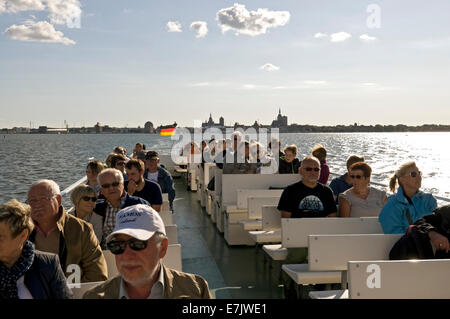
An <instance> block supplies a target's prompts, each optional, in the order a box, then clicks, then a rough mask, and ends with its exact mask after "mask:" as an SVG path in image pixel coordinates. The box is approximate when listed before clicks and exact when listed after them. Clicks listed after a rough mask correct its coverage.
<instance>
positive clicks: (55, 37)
mask: <svg viewBox="0 0 450 319" xmlns="http://www.w3.org/2000/svg"><path fill="white" fill-rule="evenodd" d="M5 33H6V35H7V36H8V37H10V38H11V39H13V40H18V41H35V42H47V43H62V44H64V45H69V44H75V41H73V40H71V39H69V38H66V37H64V33H62V32H61V31H56V30H55V28H54V26H53V25H52V24H50V23H48V22H47V21H39V22H34V21H27V22H26V23H25V24H24V25H15V24H14V25H12V26H10V27H9V28H7V29H6V31H5Z"/></svg>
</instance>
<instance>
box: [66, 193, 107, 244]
mask: <svg viewBox="0 0 450 319" xmlns="http://www.w3.org/2000/svg"><path fill="white" fill-rule="evenodd" d="M70 200H71V201H72V204H73V207H74V210H73V211H72V212H71V213H70V214H71V215H72V216H75V217H77V218H80V219H82V220H84V221H85V222H88V223H90V224H91V225H92V228H93V229H94V233H95V236H97V239H98V242H101V240H102V233H103V220H102V218H101V216H100V215H97V214H94V207H95V202H96V201H97V194H96V192H95V190H94V189H93V188H92V187H90V186H88V185H78V186H77V187H75V188H74V189H73V191H72V193H71V194H70Z"/></svg>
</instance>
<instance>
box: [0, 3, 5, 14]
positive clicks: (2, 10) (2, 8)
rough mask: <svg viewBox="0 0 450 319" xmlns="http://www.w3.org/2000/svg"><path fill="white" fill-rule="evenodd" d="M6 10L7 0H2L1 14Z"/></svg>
mask: <svg viewBox="0 0 450 319" xmlns="http://www.w3.org/2000/svg"><path fill="white" fill-rule="evenodd" d="M5 11H6V0H0V14H2V13H3V12H5Z"/></svg>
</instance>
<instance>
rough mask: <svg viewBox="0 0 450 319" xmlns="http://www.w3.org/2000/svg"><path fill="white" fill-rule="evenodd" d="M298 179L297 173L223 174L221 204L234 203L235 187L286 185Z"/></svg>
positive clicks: (259, 187)
mask: <svg viewBox="0 0 450 319" xmlns="http://www.w3.org/2000/svg"><path fill="white" fill-rule="evenodd" d="M298 181H300V175H298V174H273V175H269V174H223V175H222V205H230V204H231V205H236V203H237V192H236V190H237V189H269V188H270V187H286V186H288V185H291V184H294V183H295V182H298Z"/></svg>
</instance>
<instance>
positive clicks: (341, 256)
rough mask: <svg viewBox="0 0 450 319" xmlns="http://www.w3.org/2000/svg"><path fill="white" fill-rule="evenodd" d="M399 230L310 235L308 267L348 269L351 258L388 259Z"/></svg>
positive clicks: (324, 269)
mask: <svg viewBox="0 0 450 319" xmlns="http://www.w3.org/2000/svg"><path fill="white" fill-rule="evenodd" d="M401 236H402V235H400V234H395V235H392V234H389V235H385V234H347V235H310V236H309V245H308V264H309V270H311V271H327V270H347V263H348V262H349V261H353V260H388V259H389V252H390V250H391V248H392V246H394V244H395V242H397V241H398V240H399V239H400V237H401Z"/></svg>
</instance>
